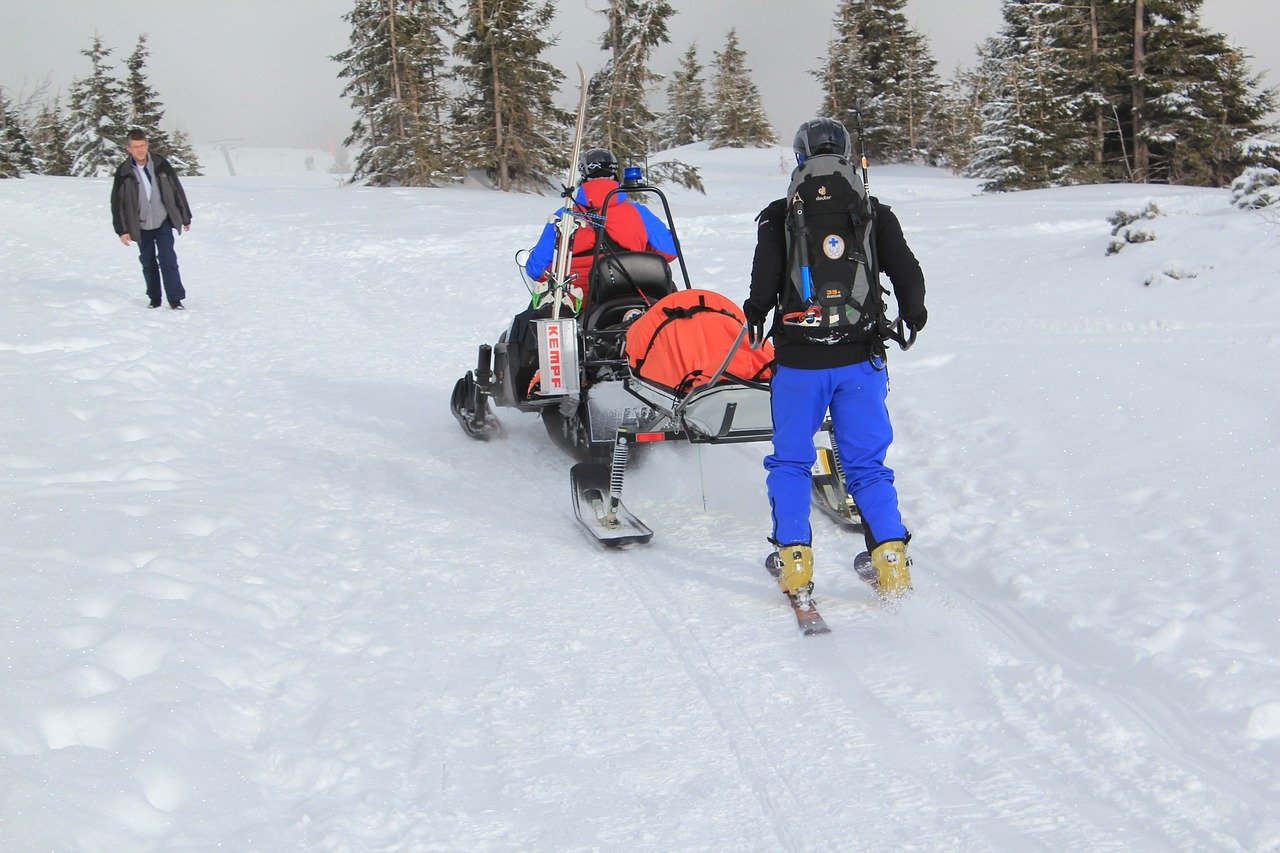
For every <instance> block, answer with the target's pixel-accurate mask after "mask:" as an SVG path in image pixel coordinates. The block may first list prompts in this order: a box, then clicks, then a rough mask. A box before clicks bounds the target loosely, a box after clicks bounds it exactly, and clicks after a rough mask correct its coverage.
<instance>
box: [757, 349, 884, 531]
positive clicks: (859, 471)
mask: <svg viewBox="0 0 1280 853" xmlns="http://www.w3.org/2000/svg"><path fill="white" fill-rule="evenodd" d="M876 365H879V367H880V369H879V370H877V369H876ZM888 394H889V376H888V370H887V369H885V367H884V365H883V364H882V363H880V362H879V361H877V362H875V363H874V364H873V363H872V362H866V361H864V362H859V363H858V364H850V365H846V366H844V367H833V368H825V369H821V370H800V369H798V368H794V367H783V366H779V367H778V368H777V369H776V371H775V373H774V376H773V382H772V394H771V397H770V404H771V407H772V410H773V453H772V454H770V455H769V456H766V457H765V460H764V467H765V470H766V471H767V472H768V476H767V477H766V479H765V484H766V486H767V487H768V491H769V505H770V507H771V509H772V513H773V541H774V542H776V543H778V544H780V545H790V544H794V543H804V544H809V543H810V542H811V541H812V535H813V534H812V531H811V530H810V528H809V502H810V499H811V498H810V492H811V489H812V477H813V465H814V462H816V461H817V458H818V453H817V449H816V448H815V446H814V443H813V437H814V435H815V434H816V433H817V432H818V430H819V429H820V428H821V427H822V421H823V418H824V417H825V416H826V413H827V410H828V409H830V411H831V423H832V428H833V429H834V431H835V438H836V444H837V445H838V446H839V449H840V462H841V464H842V465H843V466H844V473H845V478H846V480H847V484H848V488H849V494H850V495H851V496H852V497H853V500H854V502H855V503H857V505H858V509H859V511H860V512H861V513H862V519H863V521H864V522H865V524H866V529H867V541H868V546H874V545H876V544H879V543H881V542H885V541H888V540H890V539H905V538H906V535H907V530H906V528H905V527H903V525H902V516H901V514H900V513H899V512H898V493H897V491H896V490H895V489H894V487H893V471H892V470H891V469H889V468H886V467H885V464H884V458H885V454H886V453H887V452H888V450H889V444H890V443H891V442H892V441H893V427H892V426H891V425H890V423H889V409H888V407H887V406H886V405H885V399H886V397H887V396H888Z"/></svg>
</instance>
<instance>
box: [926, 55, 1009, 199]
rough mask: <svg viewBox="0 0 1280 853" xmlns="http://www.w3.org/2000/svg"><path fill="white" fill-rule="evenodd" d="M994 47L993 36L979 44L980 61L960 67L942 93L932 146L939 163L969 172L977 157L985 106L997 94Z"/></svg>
mask: <svg viewBox="0 0 1280 853" xmlns="http://www.w3.org/2000/svg"><path fill="white" fill-rule="evenodd" d="M994 50H995V44H994V40H992V39H988V40H987V41H986V42H984V43H983V44H981V45H979V46H978V60H977V62H976V63H975V64H974V65H973V67H971V68H957V69H956V72H955V75H954V76H953V77H952V78H951V82H950V83H949V85H948V87H947V89H946V91H944V92H943V93H942V95H941V99H940V105H939V108H938V112H937V117H936V118H935V120H934V123H933V134H934V139H933V142H932V145H931V153H932V154H933V161H934V162H935V163H936V164H937V165H942V166H948V167H950V168H952V169H954V170H956V171H965V170H966V169H967V167H968V166H969V163H970V162H971V161H972V160H973V158H974V155H975V153H976V149H975V145H974V140H975V139H977V138H978V137H979V136H980V135H981V133H982V122H983V119H982V107H983V105H984V104H986V103H987V102H989V101H991V100H992V99H993V98H994V96H995V81H996V79H997V72H996V69H995V67H994V63H993V62H992V60H991V57H992V54H993V51H994ZM968 176H969V177H981V176H977V175H972V174H968Z"/></svg>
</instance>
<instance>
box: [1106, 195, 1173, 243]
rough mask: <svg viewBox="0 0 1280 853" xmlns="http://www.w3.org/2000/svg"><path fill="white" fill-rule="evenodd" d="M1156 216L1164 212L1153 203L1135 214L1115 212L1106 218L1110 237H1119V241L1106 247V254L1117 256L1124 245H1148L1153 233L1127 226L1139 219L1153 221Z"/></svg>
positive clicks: (1149, 203) (1124, 211) (1162, 214)
mask: <svg viewBox="0 0 1280 853" xmlns="http://www.w3.org/2000/svg"><path fill="white" fill-rule="evenodd" d="M1157 216H1164V212H1163V211H1162V210H1160V208H1159V207H1158V206H1156V203H1155V202H1154V201H1152V202H1148V203H1147V206H1146V207H1145V208H1143V209H1142V210H1140V211H1138V212H1136V213H1133V212H1130V211H1127V210H1117V211H1116V212H1115V213H1113V214H1111V215H1110V216H1108V217H1107V222H1109V223H1111V236H1112V237H1119V238H1120V239H1118V240H1112V241H1111V243H1110V244H1109V245H1108V246H1107V254H1108V255H1114V254H1117V253H1118V252H1119V251H1120V250H1121V249H1123V248H1124V247H1125V244H1126V243H1150V242H1151V241H1152V240H1154V239H1155V238H1156V235H1155V234H1154V233H1153V232H1151V231H1148V230H1147V229H1145V228H1130V227H1129V226H1131V225H1132V224H1133V223H1135V222H1137V221H1138V220H1140V219H1155V218H1156V217H1157Z"/></svg>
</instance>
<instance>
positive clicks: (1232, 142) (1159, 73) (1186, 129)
mask: <svg viewBox="0 0 1280 853" xmlns="http://www.w3.org/2000/svg"><path fill="white" fill-rule="evenodd" d="M1202 3H1203V0H1147V2H1146V3H1145V12H1146V16H1147V17H1146V19H1145V20H1143V21H1141V24H1142V26H1141V32H1142V34H1143V35H1144V36H1145V39H1144V41H1145V43H1144V44H1142V45H1141V48H1140V51H1139V50H1135V55H1137V54H1138V53H1141V55H1142V57H1143V59H1142V62H1143V65H1142V68H1141V72H1142V73H1141V74H1139V69H1138V68H1137V67H1135V69H1134V78H1133V87H1134V91H1135V92H1141V96H1140V97H1136V98H1135V101H1134V103H1139V102H1140V103H1141V107H1140V108H1139V110H1138V113H1139V117H1140V119H1141V121H1140V125H1139V126H1140V131H1139V142H1140V146H1135V149H1137V148H1139V147H1140V148H1141V149H1142V150H1144V151H1145V161H1144V163H1143V164H1142V166H1141V167H1138V168H1136V169H1135V171H1136V172H1137V173H1138V174H1137V177H1138V178H1139V179H1141V180H1148V181H1158V182H1167V183H1177V184H1192V185H1199V186H1225V185H1227V184H1229V183H1230V182H1231V180H1232V178H1234V177H1235V176H1236V175H1238V174H1239V173H1240V171H1241V170H1242V169H1243V168H1244V166H1245V165H1246V159H1247V158H1246V156H1245V154H1244V152H1243V149H1242V148H1241V145H1242V143H1244V142H1245V141H1246V140H1247V139H1248V138H1250V137H1252V136H1256V135H1258V134H1260V133H1263V132H1265V131H1267V130H1270V129H1272V128H1273V127H1274V125H1270V124H1267V123H1266V121H1265V118H1266V116H1267V114H1268V113H1269V112H1270V111H1271V110H1272V109H1274V108H1275V105H1276V102H1275V93H1274V90H1271V91H1262V92H1259V91H1258V88H1257V87H1258V78H1256V77H1252V76H1251V75H1250V74H1249V71H1248V64H1247V61H1246V59H1245V57H1244V55H1243V53H1242V52H1241V51H1240V50H1239V49H1237V48H1233V47H1232V46H1231V45H1229V44H1228V43H1227V40H1226V38H1225V37H1224V36H1223V35H1221V34H1219V33H1213V32H1210V31H1208V30H1206V29H1205V28H1204V27H1203V26H1202V25H1201V23H1200V7H1201V5H1202ZM1138 5H1139V6H1142V5H1144V4H1138ZM1135 20H1137V19H1136V18H1135ZM1137 37H1138V36H1137V33H1135V41H1136V40H1137ZM1135 162H1136V158H1135Z"/></svg>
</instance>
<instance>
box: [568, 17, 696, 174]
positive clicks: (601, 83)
mask: <svg viewBox="0 0 1280 853" xmlns="http://www.w3.org/2000/svg"><path fill="white" fill-rule="evenodd" d="M600 14H602V15H604V16H605V17H606V19H607V21H608V24H607V26H606V28H605V31H604V33H603V34H602V35H601V36H600V47H601V49H602V50H604V51H605V52H606V53H608V55H609V58H608V60H606V62H605V64H604V67H603V68H601V69H600V70H599V71H598V72H596V73H595V74H594V75H593V76H592V78H591V83H590V85H589V86H588V87H587V126H586V135H587V139H589V140H592V144H594V145H599V146H600V147H602V148H607V149H609V150H610V151H612V152H613V154H614V156H615V157H617V158H618V162H620V163H634V162H637V161H639V160H643V159H644V157H645V155H647V154H648V153H649V151H650V150H651V149H652V148H653V146H654V143H655V141H656V132H655V124H656V121H657V116H656V115H655V114H654V113H653V111H652V110H650V109H649V103H648V89H649V87H650V86H651V85H652V84H653V83H655V82H657V81H658V80H660V79H661V78H660V77H659V75H657V74H654V73H653V72H652V71H650V70H649V64H650V63H649V60H650V57H651V56H652V54H653V50H654V48H656V47H658V46H660V45H663V44H666V43H668V42H669V41H670V38H669V37H668V35H667V19H668V18H669V17H671V16H672V15H673V14H675V10H674V9H673V8H672V7H671V4H670V3H668V2H667V0H609V4H608V6H606V7H605V8H604V9H603V10H601V12H600Z"/></svg>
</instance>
